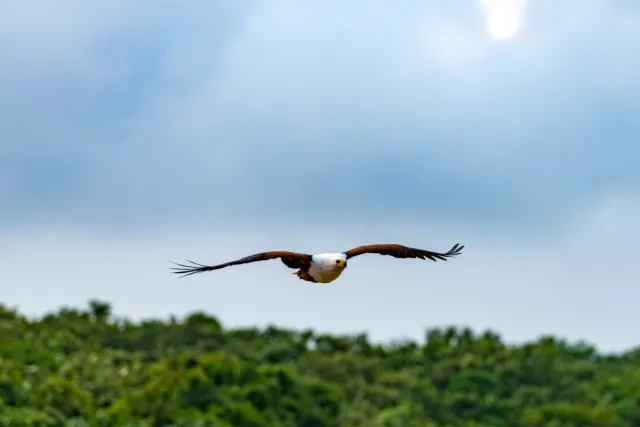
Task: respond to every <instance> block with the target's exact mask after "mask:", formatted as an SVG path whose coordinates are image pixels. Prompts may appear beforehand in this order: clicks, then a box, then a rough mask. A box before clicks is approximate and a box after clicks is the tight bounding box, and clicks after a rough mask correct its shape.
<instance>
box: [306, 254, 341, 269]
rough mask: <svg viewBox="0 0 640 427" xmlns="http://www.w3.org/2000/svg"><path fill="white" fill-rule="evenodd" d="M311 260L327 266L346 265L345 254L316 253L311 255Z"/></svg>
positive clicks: (338, 266) (339, 266)
mask: <svg viewBox="0 0 640 427" xmlns="http://www.w3.org/2000/svg"><path fill="white" fill-rule="evenodd" d="M313 261H314V262H316V263H318V264H323V265H324V266H326V267H329V268H345V267H346V266H347V256H346V255H345V254H338V253H326V254H318V255H314V256H313Z"/></svg>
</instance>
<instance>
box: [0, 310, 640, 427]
mask: <svg viewBox="0 0 640 427" xmlns="http://www.w3.org/2000/svg"><path fill="white" fill-rule="evenodd" d="M639 354H640V353H638V352H628V353H626V354H622V355H602V354H598V353H597V352H596V350H595V349H594V348H593V347H591V346H589V345H587V344H584V343H575V344H571V343H567V342H564V341H562V340H558V339H554V338H553V337H546V338H543V339H540V340H538V341H537V342H531V343H526V344H523V345H517V346H507V345H506V344H504V343H503V342H502V340H501V338H500V337H499V336H498V335H497V334H495V333H493V332H490V331H487V332H484V333H482V334H474V333H473V331H471V330H469V329H455V328H448V329H434V330H429V331H427V333H426V337H425V342H424V343H415V342H402V343H390V344H388V345H384V346H383V345H374V344H372V343H371V342H369V340H368V339H367V337H366V336H364V335H357V336H330V335H317V334H316V333H314V331H291V330H284V329H278V328H273V327H270V328H266V329H229V330H227V329H224V328H223V327H222V326H221V323H220V322H219V321H218V320H217V319H216V318H215V317H212V316H209V315H207V314H205V313H193V314H191V315H190V316H188V317H187V318H186V319H184V320H180V321H178V320H170V321H166V322H165V321H143V322H140V323H133V322H130V321H127V320H126V319H116V318H114V316H113V315H112V310H111V306H110V305H109V304H108V303H104V302H100V301H90V303H89V306H88V307H87V308H86V309H84V310H76V309H62V310H60V311H58V312H56V313H53V314H49V315H46V316H44V317H42V318H39V319H35V320H30V319H27V318H25V317H24V316H22V315H20V313H18V312H16V311H14V310H11V309H9V308H7V307H4V306H0V426H76V427H80V426H127V427H134V426H135V427H142V426H175V427H177V426H184V427H187V426H194V427H195V426H198V427H204V426H220V427H324V426H335V427H338V426H339V427H454V426H455V427H457V426H460V427H481V426H482V427H570V426H571V427H596V426H597V427H637V426H640V355H639Z"/></svg>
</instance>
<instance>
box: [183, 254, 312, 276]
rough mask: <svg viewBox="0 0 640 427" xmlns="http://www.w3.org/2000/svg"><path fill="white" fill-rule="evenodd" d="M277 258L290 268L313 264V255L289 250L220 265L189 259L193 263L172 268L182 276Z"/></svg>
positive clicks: (257, 255) (306, 266)
mask: <svg viewBox="0 0 640 427" xmlns="http://www.w3.org/2000/svg"><path fill="white" fill-rule="evenodd" d="M275 258H280V260H281V261H282V262H283V263H284V264H285V265H286V266H287V267H289V268H308V267H309V265H310V264H311V255H307V254H300V253H297V252H287V251H270V252H261V253H259V254H255V255H249V256H247V257H244V258H240V259H237V260H235V261H229V262H225V263H223V264H218V265H203V264H198V263H196V262H193V261H189V260H187V261H188V262H190V263H191V264H192V265H185V264H177V263H174V264H175V265H177V266H178V267H177V268H176V267H173V268H172V270H174V271H173V272H174V273H176V274H180V275H181V276H180V277H184V276H189V275H191V274H196V273H203V272H205V271H211V270H219V269H221V268H225V267H229V266H232V265H239V264H248V263H250V262H257V261H266V260H269V259H275Z"/></svg>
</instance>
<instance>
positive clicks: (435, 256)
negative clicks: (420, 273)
mask: <svg viewBox="0 0 640 427" xmlns="http://www.w3.org/2000/svg"><path fill="white" fill-rule="evenodd" d="M462 248H464V245H463V246H460V244H459V243H456V244H455V245H454V246H453V247H452V248H451V249H449V251H448V252H445V253H439V252H432V251H426V250H424V249H416V248H409V247H406V246H402V245H396V244H383V245H365V246H358V247H357V248H353V249H351V250H348V251H346V252H345V254H346V255H347V259H349V258H353V257H354V256H358V255H362V254H380V255H390V256H392V257H396V258H420V259H425V258H429V259H430V260H433V261H437V260H439V259H440V260H443V261H446V260H447V258H449V257H452V256H456V255H458V254H459V253H460V251H462Z"/></svg>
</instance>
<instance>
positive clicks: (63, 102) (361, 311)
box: [0, 0, 640, 351]
mask: <svg viewBox="0 0 640 427" xmlns="http://www.w3.org/2000/svg"><path fill="white" fill-rule="evenodd" d="M639 69H640V4H638V3H637V2H636V1H631V0H566V1H563V2H557V1H551V0H530V1H526V0H476V1H462V0H451V1H447V2H436V1H432V0H421V1H417V0H408V1H405V2H401V3H398V2H384V1H378V0H367V1H364V0H354V1H352V2H339V1H337V0H327V1H324V2H320V3H310V2H297V1H293V0H282V1H278V2H274V1H259V0H254V1H251V0H238V1H234V2H207V1H203V0H198V1H193V2H190V3H189V4H188V5H184V4H177V3H175V2H168V1H158V0H155V1H151V0H142V1H139V2H128V1H125V0H110V1H102V0H97V1H93V2H81V1H79V0H69V1H66V2H58V1H52V0H42V1H40V2H38V3H37V4H33V3H26V2H3V3H2V4H0V233H1V235H2V239H0V257H1V258H0V259H2V260H3V262H2V266H3V275H2V276H3V277H2V280H1V281H0V292H1V293H2V298H0V303H3V304H5V305H8V306H11V307H15V308H17V309H19V310H20V311H21V312H23V313H25V314H28V315H41V314H43V313H46V312H49V311H53V310H57V309H58V308H59V307H61V306H85V305H86V303H87V301H88V300H89V299H91V298H96V299H101V300H106V301H109V302H110V303H112V304H113V307H114V311H115V313H116V314H117V315H119V316H127V317H130V318H133V319H142V318H166V317H167V316H169V315H176V316H184V315H186V314H188V313H191V312H194V311H201V310H202V311H206V312H209V313H211V314H213V315H215V316H217V317H218V318H219V319H220V320H221V321H222V323H223V324H225V325H226V326H229V327H236V326H252V325H258V326H266V325H271V324H274V325H279V326H283V327H291V328H296V329H302V328H313V329H315V330H317V331H322V332H332V333H349V334H352V333H360V332H367V333H368V334H369V335H370V336H371V337H372V339H375V340H384V341H388V340H395V339H406V338H409V339H417V340H422V338H423V337H424V333H425V330H426V329H427V328H430V327H436V326H446V325H457V326H470V327H471V328H473V329H474V330H476V331H478V332H481V331H484V330H486V329H491V330H493V331H496V332H497V333H499V334H501V335H502V336H503V338H504V339H505V340H507V341H509V342H522V341H528V340H533V339H536V338H537V337H539V336H541V335H548V334H552V335H555V336H558V337H561V338H565V339H568V340H572V341H575V340H586V341H588V342H590V343H592V344H594V345H596V346H597V347H598V348H600V349H602V350H604V351H621V350H627V349H630V348H632V347H636V346H639V345H640V336H639V335H638V333H637V326H636V325H637V324H638V323H640V312H639V311H638V310H637V301H638V299H639V298H640V280H639V279H640V274H639V273H638V269H637V265H638V262H637V259H636V258H637V256H636V254H635V252H634V250H635V249H636V243H637V242H638V241H640V221H638V218H640V168H638V167H637V165H638V164H640V140H639V139H638V135H640V73H639V72H638V70H639ZM457 242H460V243H462V244H464V245H465V249H464V250H463V253H462V254H461V255H460V256H458V257H457V258H455V259H451V260H449V261H447V262H438V263H433V262H431V261H426V262H425V261H419V260H397V259H393V258H391V257H383V256H378V255H370V256H363V257H359V258H357V259H354V260H353V261H352V262H350V264H349V267H348V269H347V271H346V272H345V273H344V274H343V275H342V276H341V277H340V279H339V280H338V281H336V282H333V283H331V284H328V285H319V284H312V283H307V282H303V281H300V280H299V279H298V278H297V277H295V276H292V275H291V272H292V271H291V270H289V269H287V268H286V267H285V266H284V265H282V263H280V262H278V261H273V262H263V263H255V264H250V265H245V266H241V267H231V268H227V269H224V270H219V271H216V272H212V273H208V274H203V275H196V276H190V277H189V278H184V279H177V277H176V276H175V275H172V274H170V270H169V268H170V266H171V264H170V263H169V261H178V262H179V261H182V260H184V259H192V260H195V261H198V262H201V263H209V264H213V263H218V262H224V261H228V260H231V259H235V258H240V257H242V256H245V255H249V254H253V253H257V252H262V251H264V250H272V249H282V250H293V251H299V252H305V253H320V252H331V251H336V252H341V251H344V250H347V249H349V248H351V247H354V246H358V245H361V244H367V243H401V244H405V245H407V246H412V247H419V248H424V249H429V250H436V251H446V250H448V249H449V248H450V247H451V246H452V245H453V244H455V243H457Z"/></svg>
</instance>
